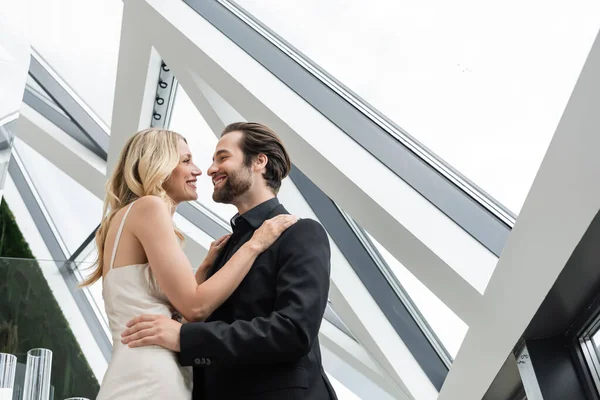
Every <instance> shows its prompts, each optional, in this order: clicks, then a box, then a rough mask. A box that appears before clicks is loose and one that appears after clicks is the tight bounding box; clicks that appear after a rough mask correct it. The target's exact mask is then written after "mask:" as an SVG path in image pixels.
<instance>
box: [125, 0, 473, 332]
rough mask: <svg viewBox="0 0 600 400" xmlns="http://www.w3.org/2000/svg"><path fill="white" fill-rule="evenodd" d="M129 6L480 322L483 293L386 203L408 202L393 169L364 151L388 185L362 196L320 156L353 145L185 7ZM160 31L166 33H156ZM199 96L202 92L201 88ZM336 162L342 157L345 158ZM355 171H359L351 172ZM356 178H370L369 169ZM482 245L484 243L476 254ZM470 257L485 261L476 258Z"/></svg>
mask: <svg viewBox="0 0 600 400" xmlns="http://www.w3.org/2000/svg"><path fill="white" fill-rule="evenodd" d="M130 4H131V5H132V7H134V8H135V10H136V12H135V14H129V15H136V16H137V18H138V19H140V20H144V21H145V26H148V27H149V26H151V27H152V29H150V30H145V31H144V30H142V32H143V35H144V37H145V39H146V40H150V41H151V42H152V44H153V45H154V46H155V47H156V48H157V49H158V51H159V52H160V53H161V55H162V56H163V58H164V59H165V60H166V61H167V63H168V64H169V67H170V68H173V70H174V71H175V72H177V70H178V69H179V70H181V69H183V68H189V69H193V71H198V73H201V74H202V80H203V81H205V82H209V83H210V87H211V88H212V89H213V90H214V91H215V92H217V93H218V94H219V96H220V97H222V98H223V99H225V100H226V101H227V103H229V104H230V105H231V107H232V108H234V109H235V110H237V111H238V112H239V113H240V114H241V115H242V116H244V119H247V120H259V121H261V122H264V123H266V124H267V125H269V126H271V127H272V128H273V129H274V130H275V131H276V132H278V134H279V135H280V136H281V137H282V139H283V140H284V142H285V143H286V145H287V148H288V149H289V151H290V154H291V157H292V159H294V162H295V164H296V165H297V166H298V167H299V168H300V169H301V170H302V171H303V172H304V173H305V174H306V175H307V176H308V177H309V178H310V179H311V180H313V182H315V183H316V184H317V185H318V186H319V187H320V188H321V189H322V190H323V191H324V192H325V193H327V195H328V196H329V197H330V198H332V199H333V200H334V201H336V203H338V204H339V205H340V206H341V207H342V208H343V209H344V210H346V211H347V212H348V213H349V214H350V215H352V216H353V217H354V218H355V219H356V220H357V222H358V223H360V224H361V226H362V227H363V228H365V229H367V230H368V231H369V232H370V233H371V234H372V235H373V236H374V237H375V238H376V239H377V240H378V241H379V242H380V243H381V244H382V245H383V246H384V247H386V249H388V251H390V253H391V254H393V255H394V256H395V257H396V258H397V259H398V260H399V261H401V262H402V263H403V265H405V266H406V267H407V268H408V269H409V270H410V271H411V273H412V274H413V275H415V276H416V277H417V278H418V279H419V280H420V281H421V282H423V283H424V284H425V285H426V286H427V287H428V288H429V289H430V290H431V291H433V292H434V293H435V294H436V295H437V296H438V297H439V298H440V299H441V300H442V301H443V302H444V303H445V304H447V305H448V306H449V307H450V308H451V309H452V310H453V311H454V312H455V313H456V314H457V315H458V316H459V317H460V318H461V319H463V321H465V322H467V323H469V321H470V320H471V319H473V318H476V316H477V314H478V306H479V304H480V299H481V295H480V294H479V293H478V292H477V290H476V289H474V287H473V286H471V285H470V284H469V283H468V282H467V281H466V280H465V279H464V278H463V277H462V276H461V275H460V274H459V273H457V272H456V271H455V270H454V269H453V268H451V267H450V266H449V265H448V264H447V263H446V262H445V261H444V260H443V259H442V258H441V257H440V256H439V255H438V254H437V253H436V252H438V251H441V250H442V249H441V248H436V249H435V251H434V250H432V249H430V248H428V247H427V246H426V245H425V244H424V243H423V242H422V241H421V240H419V238H417V237H416V236H415V235H413V233H411V231H410V230H409V229H407V228H406V227H405V226H404V225H403V224H401V223H399V221H398V220H397V219H396V218H395V216H394V215H392V214H390V212H388V211H387V210H386V208H384V207H383V206H381V205H380V203H390V201H391V202H393V203H395V204H396V207H397V205H398V204H400V203H402V202H399V201H398V200H397V198H396V196H399V197H401V198H403V201H404V200H406V198H405V197H403V196H404V195H405V194H407V193H408V192H402V194H397V193H396V194H394V193H389V192H387V193H384V192H386V191H389V190H390V188H392V187H394V185H403V182H401V181H400V180H399V178H397V177H395V176H390V174H391V172H390V171H389V170H387V168H385V167H384V166H382V165H381V164H380V163H378V162H375V161H374V159H373V158H372V157H371V156H370V155H368V154H366V152H364V151H362V150H361V151H359V152H358V153H357V154H359V155H360V157H363V158H365V157H366V158H365V160H367V164H368V166H367V164H365V168H366V169H369V173H370V174H373V175H372V176H371V178H368V177H367V180H370V181H373V179H372V178H373V176H376V177H377V180H379V181H380V182H381V181H385V182H386V185H376V187H375V188H374V189H373V187H371V189H372V191H373V192H376V193H375V194H372V193H369V192H367V191H365V190H363V188H362V187H360V186H359V185H357V184H356V183H355V182H354V180H353V179H352V178H351V177H350V176H349V175H347V174H346V173H345V172H344V171H342V170H340V168H339V165H338V164H337V162H336V164H334V163H332V161H331V157H332V156H331V154H327V155H324V154H321V151H326V150H327V151H330V152H331V151H335V152H337V153H340V152H339V149H340V148H344V147H340V146H339V145H338V144H336V143H337V142H336V143H328V140H329V139H328V138H333V137H335V138H336V139H335V140H336V141H337V140H350V139H349V138H347V137H346V135H345V134H344V133H343V132H341V131H339V129H338V128H337V127H336V126H334V125H333V124H332V123H331V122H330V121H328V120H327V119H325V118H324V117H323V116H322V115H321V114H320V113H318V112H317V111H316V110H314V109H313V108H312V107H311V106H310V105H308V104H307V103H306V102H304V101H303V100H302V99H300V98H299V97H298V96H297V95H296V94H295V93H294V92H293V91H292V90H291V89H289V88H288V87H287V86H285V85H284V84H283V83H281V82H280V81H279V80H277V79H276V78H275V77H273V76H272V75H271V74H270V73H268V71H265V70H264V68H262V66H260V65H259V64H258V63H256V61H255V60H253V59H252V58H251V57H250V56H249V55H247V54H246V53H245V52H243V51H242V50H241V49H239V48H238V47H237V46H235V45H234V44H233V43H232V42H231V41H230V40H229V39H227V38H226V37H224V36H223V35H222V34H221V33H220V32H219V31H218V30H217V29H216V28H214V27H213V26H212V25H211V24H209V23H208V22H207V21H205V20H204V19H203V18H202V17H200V16H199V15H197V14H195V13H194V12H193V11H192V10H191V9H190V8H189V7H188V6H187V5H185V4H184V3H180V2H159V1H154V0H150V1H148V2H145V1H143V0H134V1H132V2H131V3H130ZM127 15H128V14H127V13H126V14H125V18H127ZM132 19H134V18H132ZM157 26H160V29H156V27H157ZM174 43H177V45H176V46H175V45H174ZM209 53H210V54H209ZM186 89H187V90H190V88H186ZM198 90H199V91H200V92H201V91H202V90H201V89H200V88H199V87H198ZM297 132H302V133H303V136H306V135H308V134H310V135H313V137H312V138H311V139H312V140H313V141H312V143H309V142H308V141H307V140H305V137H303V136H302V135H300V134H298V133H297ZM315 135H316V136H315ZM317 137H319V138H320V139H317ZM319 140H320V142H319ZM332 140H333V139H332ZM350 142H352V141H351V140H350ZM352 143H353V142H352ZM346 144H347V145H348V146H352V144H351V143H345V144H344V146H346ZM342 155H344V154H342ZM335 157H337V158H338V159H339V157H340V155H339V154H338V155H337V156H335ZM353 157H354V153H352V157H346V159H345V160H342V161H341V162H342V163H345V164H348V163H350V164H360V162H362V161H360V160H353ZM369 157H370V158H369ZM369 163H370V164H369ZM356 167H357V165H354V167H353V168H355V169H356ZM371 167H372V168H374V169H372V168H371ZM359 169H364V168H359ZM358 173H359V174H361V175H362V177H363V178H364V177H365V175H364V171H361V172H358ZM388 182H389V183H390V184H388ZM413 192H414V191H413ZM413 196H414V195H413ZM419 201H420V203H419V204H420V207H428V206H430V205H428V202H427V201H426V200H425V199H422V198H420V199H419ZM406 207H408V206H405V209H404V210H403V212H404V213H408V214H411V213H412V214H415V210H409V209H408V208H406ZM431 207H433V206H431ZM409 208H410V207H409ZM428 210H429V211H428V212H429V213H432V214H431V215H434V214H435V215H437V217H436V218H438V217H439V218H438V219H437V220H436V221H441V222H440V223H442V224H446V225H444V226H445V228H444V229H446V228H448V227H449V226H450V225H448V221H449V220H448V219H447V218H446V217H444V216H441V217H440V215H438V214H440V213H439V210H434V209H433V208H429V209H428ZM440 218H442V219H440ZM450 222H451V221H450ZM421 224H422V225H427V230H429V231H432V232H433V231H435V229H432V224H433V221H427V223H425V224H423V223H422V222H421ZM433 225H435V224H433ZM435 226H436V227H438V226H437V225H435ZM438 228H439V227H438ZM421 229H422V230H423V229H424V228H421ZM448 229H451V230H452V229H458V230H457V231H454V230H453V231H452V232H454V233H455V234H452V235H449V237H450V239H452V240H454V238H455V237H456V236H457V235H458V236H460V232H459V231H461V230H460V228H456V227H454V228H448ZM461 232H462V231H461ZM463 233H464V232H463ZM446 246H448V245H446ZM481 247H482V246H479V245H478V247H477V248H481ZM462 257H463V258H464V257H465V256H464V255H462ZM467 258H468V257H467ZM472 258H473V259H474V260H475V261H480V259H478V258H477V257H476V254H475V253H474V255H473V257H472ZM473 262H474V261H470V263H473Z"/></svg>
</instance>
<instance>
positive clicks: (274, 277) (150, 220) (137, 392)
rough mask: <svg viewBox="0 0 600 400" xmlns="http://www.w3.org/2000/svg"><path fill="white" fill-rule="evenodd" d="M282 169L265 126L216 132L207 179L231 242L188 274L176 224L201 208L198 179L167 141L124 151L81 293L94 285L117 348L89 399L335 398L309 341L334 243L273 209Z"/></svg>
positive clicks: (145, 138)
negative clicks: (229, 211)
mask: <svg viewBox="0 0 600 400" xmlns="http://www.w3.org/2000/svg"><path fill="white" fill-rule="evenodd" d="M290 167H291V162H290V159H289V156H288V154H287V152H286V150H285V147H284V146H283V143H282V142H281V140H280V139H279V137H278V136H277V135H276V134H275V133H274V132H273V131H272V130H271V129H269V128H268V127H266V126H264V125H261V124H257V123H235V124H231V125H229V126H228V127H226V128H225V130H224V131H223V133H222V135H221V139H220V140H219V142H218V144H217V147H216V149H215V152H214V156H213V163H212V165H211V166H210V168H209V169H208V175H209V176H210V177H211V178H212V181H213V184H214V193H213V200H214V201H216V202H219V203H227V204H233V205H234V206H236V207H237V209H238V213H237V214H236V215H235V216H234V217H233V218H232V220H231V226H232V228H233V233H232V234H231V235H227V236H225V237H222V238H220V239H218V240H216V241H215V242H213V243H212V244H211V246H210V249H209V250H208V254H207V256H206V259H205V260H204V261H203V262H202V264H201V265H200V267H199V268H198V270H197V272H196V273H195V275H194V272H193V269H192V265H191V264H190V262H189V260H188V259H187V258H186V256H185V254H184V253H183V250H182V248H181V243H182V241H183V236H182V234H181V232H179V231H178V230H177V228H175V227H174V225H173V214H174V213H175V209H176V207H177V205H178V204H180V203H182V202H185V201H193V200H196V199H197V197H198V195H197V193H196V180H197V177H198V176H200V175H201V174H202V171H200V169H199V168H198V167H197V166H196V165H195V164H194V161H193V159H192V154H191V152H190V149H189V147H188V145H187V143H186V140H185V138H184V137H182V136H181V135H179V134H177V133H175V132H171V131H166V130H158V129H147V130H144V131H141V132H138V133H136V134H135V135H134V136H133V137H131V138H130V139H129V141H128V142H127V143H126V144H125V147H124V149H123V150H122V152H121V154H120V156H119V160H118V163H117V166H116V167H115V170H114V172H113V174H112V176H111V177H110V180H109V181H108V184H107V196H106V200H105V202H104V214H103V215H104V218H103V219H102V222H101V224H100V228H99V229H98V231H97V234H96V244H97V247H98V260H97V263H96V265H95V267H94V271H93V273H92V274H91V275H90V277H89V278H88V279H87V280H86V282H85V283H84V284H92V283H94V282H95V281H97V280H99V279H103V297H104V303H105V307H106V314H107V315H108V319H109V323H110V329H111V332H112V336H113V353H112V359H111V361H110V364H109V366H108V370H107V372H106V375H105V376H104V379H103V382H102V385H101V388H100V393H99V394H98V399H111V400H119V399H127V400H129V399H150V398H156V399H190V398H193V399H200V400H211V399H220V400H228V399H315V400H316V399H319V400H320V399H336V395H335V392H334V390H333V388H332V387H331V384H330V382H329V380H328V379H327V377H326V375H325V372H324V370H323V366H322V363H321V353H320V349H319V341H318V338H317V336H318V332H319V327H320V324H321V319H322V318H323V313H324V312H325V307H326V305H327V296H328V291H329V273H330V248H329V242H328V239H327V234H326V232H325V230H324V229H323V227H322V226H321V225H320V224H319V223H317V222H315V221H313V220H310V219H301V220H298V219H297V218H296V217H294V216H292V215H289V214H288V212H287V211H286V210H285V208H284V207H283V205H281V204H280V203H279V201H278V200H277V197H276V195H277V192H278V190H279V188H280V186H281V180H282V179H283V178H285V177H286V176H287V175H288V173H289V171H290ZM172 310H176V311H177V313H176V314H179V315H180V316H182V317H183V320H184V321H183V323H182V322H180V321H178V320H177V318H174V317H172V315H173V312H172ZM189 367H193V379H192V374H191V370H192V368H189ZM192 381H193V390H192Z"/></svg>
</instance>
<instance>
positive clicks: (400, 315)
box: [290, 166, 449, 391]
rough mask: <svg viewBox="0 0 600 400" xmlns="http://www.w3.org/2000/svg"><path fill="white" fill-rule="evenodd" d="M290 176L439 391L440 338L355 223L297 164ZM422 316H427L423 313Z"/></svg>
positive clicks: (442, 363) (441, 371) (442, 366)
mask: <svg viewBox="0 0 600 400" xmlns="http://www.w3.org/2000/svg"><path fill="white" fill-rule="evenodd" d="M290 177H291V179H292V181H293V182H294V184H295V185H296V187H297V188H298V190H299V191H300V193H301V194H302V196H304V198H305V199H306V201H307V202H308V204H309V205H310V207H311V208H312V209H313V211H314V213H315V214H316V215H317V217H318V218H319V220H320V221H321V223H322V224H323V226H324V227H325V229H326V230H327V232H328V233H329V234H330V235H331V237H332V239H333V240H334V241H335V243H336V245H337V246H338V247H339V249H340V250H341V252H342V254H343V255H344V257H346V259H347V260H348V262H349V263H350V265H351V266H352V268H353V269H354V271H355V272H356V274H357V275H358V277H359V278H360V280H361V281H362V283H363V284H364V285H365V287H366V288H367V290H368V291H369V293H371V296H373V299H374V300H375V301H376V303H377V305H378V306H379V308H380V309H381V311H383V313H384V315H385V316H386V318H387V319H388V320H389V321H390V323H391V324H392V326H393V327H394V329H395V330H396V332H397V333H398V336H400V338H401V339H402V341H403V342H404V343H405V344H406V346H407V347H408V349H409V350H410V352H411V354H412V355H413V357H414V358H415V359H416V360H417V362H418V363H419V365H420V366H421V368H422V369H423V371H424V372H425V374H426V375H427V377H428V378H429V379H430V381H431V382H432V383H433V385H434V386H435V388H436V389H437V390H438V391H439V390H440V389H441V388H442V385H443V383H444V380H445V378H446V376H447V374H448V366H447V365H446V362H447V360H446V361H444V360H443V359H442V357H444V355H447V353H446V352H445V349H444V348H443V346H442V345H441V343H440V342H439V340H437V342H434V343H435V344H434V343H432V342H431V341H430V338H436V339H437V337H436V336H435V334H434V333H433V331H432V330H430V331H429V332H428V334H429V335H427V334H425V333H424V331H423V330H422V328H421V326H420V325H419V324H418V323H417V322H416V320H415V317H414V316H413V314H412V313H410V312H409V311H408V308H407V306H406V305H405V304H404V303H403V302H402V301H401V299H400V297H399V296H398V295H397V292H396V291H394V290H393V288H392V287H391V285H390V282H389V281H388V280H387V278H386V277H385V276H384V274H383V272H382V270H381V269H380V268H379V266H378V265H377V262H375V261H374V259H373V258H372V257H371V254H370V252H369V251H368V250H367V249H366V248H365V246H364V243H363V242H362V241H361V240H360V239H359V237H358V236H357V235H356V232H355V230H354V227H353V226H352V225H351V224H350V223H349V222H348V220H347V219H346V217H345V216H344V214H342V212H341V211H340V210H339V209H338V207H337V206H336V205H335V203H334V202H333V201H332V200H331V199H330V198H329V197H327V195H326V194H325V193H323V192H322V191H321V189H319V188H318V187H317V186H316V185H315V184H314V183H313V182H312V181H311V180H310V179H308V178H307V177H306V176H305V175H304V174H303V173H302V171H300V170H299V169H298V168H296V167H295V166H293V167H292V172H291V173H290ZM413 307H414V305H413ZM420 319H422V320H424V318H423V317H422V316H420ZM441 349H444V350H443V352H442V354H438V351H440V350H441ZM447 357H449V356H447Z"/></svg>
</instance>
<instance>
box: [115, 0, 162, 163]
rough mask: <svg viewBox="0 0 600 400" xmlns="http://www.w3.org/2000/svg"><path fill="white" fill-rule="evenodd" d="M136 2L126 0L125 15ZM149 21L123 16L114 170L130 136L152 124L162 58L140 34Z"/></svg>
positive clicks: (118, 69) (118, 70)
mask: <svg viewBox="0 0 600 400" xmlns="http://www.w3.org/2000/svg"><path fill="white" fill-rule="evenodd" d="M133 6H134V5H133V4H132V2H129V1H126V2H124V4H123V15H125V14H131V10H130V9H131V8H132V7H133ZM145 23H146V22H145V21H142V20H141V19H140V20H137V21H132V19H129V20H126V19H125V18H123V22H122V26H121V41H120V45H119V46H120V47H119V63H118V66H117V81H116V88H115V101H114V105H113V116H112V123H111V134H110V145H109V150H108V162H107V173H108V174H110V173H111V171H112V170H113V168H114V166H115V164H116V162H117V159H118V157H119V154H120V152H121V150H122V149H123V146H124V144H125V142H126V141H127V139H129V137H131V136H132V135H133V134H134V133H136V132H137V131H139V130H141V129H145V128H149V127H150V122H151V118H152V108H153V106H154V99H155V95H156V85H157V84H158V74H159V71H160V65H161V58H160V56H159V55H158V53H157V52H156V51H155V50H154V49H153V48H152V46H151V44H150V42H148V41H146V40H143V36H140V35H139V34H138V32H136V31H138V30H139V29H140V26H141V25H144V24H145Z"/></svg>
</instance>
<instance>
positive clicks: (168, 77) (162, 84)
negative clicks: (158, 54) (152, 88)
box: [150, 61, 177, 128]
mask: <svg viewBox="0 0 600 400" xmlns="http://www.w3.org/2000/svg"><path fill="white" fill-rule="evenodd" d="M176 91H177V81H176V79H175V75H173V72H172V71H171V70H170V69H169V67H167V64H165V62H164V61H162V62H161V65H160V72H159V73H158V82H157V83H156V97H155V98H154V110H152V120H151V122H150V126H151V127H153V128H162V127H165V126H169V122H170V120H171V112H172V111H173V101H172V99H173V98H175V93H176Z"/></svg>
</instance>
